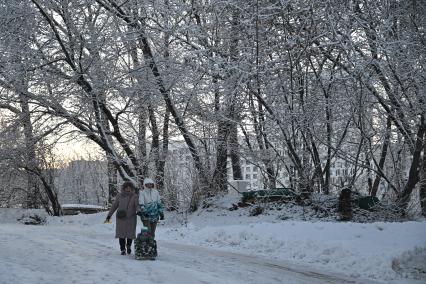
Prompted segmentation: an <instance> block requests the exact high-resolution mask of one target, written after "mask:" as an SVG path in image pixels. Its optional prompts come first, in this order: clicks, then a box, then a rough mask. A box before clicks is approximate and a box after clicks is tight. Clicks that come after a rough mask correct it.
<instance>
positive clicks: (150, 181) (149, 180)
mask: <svg viewBox="0 0 426 284" xmlns="http://www.w3.org/2000/svg"><path fill="white" fill-rule="evenodd" d="M149 183H152V184H155V182H154V181H153V180H152V179H150V178H145V179H144V180H143V185H144V186H145V185H147V184H149Z"/></svg>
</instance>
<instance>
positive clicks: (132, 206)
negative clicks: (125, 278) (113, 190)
mask: <svg viewBox="0 0 426 284" xmlns="http://www.w3.org/2000/svg"><path fill="white" fill-rule="evenodd" d="M115 211H117V213H116V214H115V216H116V226H115V237H116V238H118V239H119V243H120V250H121V254H122V255H125V254H126V249H127V254H131V253H132V241H133V239H135V238H136V223H137V217H136V214H137V213H138V211H139V203H138V195H137V194H136V193H135V186H134V185H133V183H131V182H124V183H123V186H122V187H121V192H120V193H119V194H118V195H117V197H116V199H115V201H114V204H113V205H112V207H111V209H110V210H109V212H108V216H107V217H106V221H105V222H109V221H110V219H111V216H112V215H113V214H114V212H115Z"/></svg>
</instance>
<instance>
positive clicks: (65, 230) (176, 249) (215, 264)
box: [0, 202, 426, 284]
mask: <svg viewBox="0 0 426 284" xmlns="http://www.w3.org/2000/svg"><path fill="white" fill-rule="evenodd" d="M227 205H229V204H227V203H226V202H225V203H224V204H223V206H222V205H219V206H213V207H210V208H207V209H204V210H200V211H199V212H196V213H195V214H193V215H191V216H186V217H185V218H184V217H183V216H181V215H177V214H171V213H168V214H166V221H165V222H163V223H162V224H160V225H159V228H158V232H157V238H158V242H159V257H158V259H157V261H155V262H141V261H136V260H133V259H132V258H131V257H129V256H124V257H123V256H121V255H119V251H118V244H117V240H115V239H114V238H113V237H114V230H115V227H114V226H115V224H114V223H113V224H103V220H104V218H105V215H106V213H98V214H92V215H76V216H64V217H61V218H57V217H56V218H55V217H49V218H48V222H47V225H43V226H26V225H23V224H20V223H17V222H16V219H17V218H19V217H20V215H22V213H23V211H19V210H12V209H0V236H1V237H0V283H1V284H3V283H136V282H135V281H137V282H138V283H369V281H370V283H426V278H425V275H426V222H425V221H417V222H415V221H411V222H404V223H384V222H380V223H336V222H322V221H316V222H312V221H309V222H307V221H301V220H285V221H283V220H280V218H279V216H281V215H282V212H276V213H274V212H267V214H266V215H259V216H255V217H250V216H248V214H247V213H248V209H247V210H244V209H238V210H235V211H229V210H227Z"/></svg>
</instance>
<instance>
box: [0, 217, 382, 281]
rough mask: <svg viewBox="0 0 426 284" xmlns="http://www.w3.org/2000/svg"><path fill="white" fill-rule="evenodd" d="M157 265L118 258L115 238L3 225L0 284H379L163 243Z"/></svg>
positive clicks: (72, 229)
mask: <svg viewBox="0 0 426 284" xmlns="http://www.w3.org/2000/svg"><path fill="white" fill-rule="evenodd" d="M159 254H160V255H159V257H158V259H157V261H144V262H141V261H136V260H134V259H133V258H132V257H130V256H121V255H118V251H117V242H116V240H115V239H113V238H112V234H111V232H105V231H99V230H98V231H96V230H95V229H94V228H91V227H90V226H87V227H74V226H70V227H66V226H24V225H17V224H1V225H0V283H1V284H6V283H7V284H9V283H22V284H25V283H55V284H56V283H78V284H84V283H87V284H88V283H156V284H157V283H188V284H190V283H222V284H224V283H245V284H247V283H259V284H261V283H262V284H264V283H301V284H302V283H374V282H366V281H360V280H358V282H356V281H354V280H350V279H347V278H344V277H341V276H332V275H326V274H321V273H318V272H315V271H311V270H309V269H302V268H300V267H297V266H292V265H289V264H286V263H284V262H276V261H269V260H266V259H264V258H259V257H248V256H245V255H241V254H236V253H227V252H222V251H216V250H212V249H206V248H201V247H196V246H189V245H182V244H177V243H171V242H165V241H159Z"/></svg>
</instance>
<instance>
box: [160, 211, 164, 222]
mask: <svg viewBox="0 0 426 284" xmlns="http://www.w3.org/2000/svg"><path fill="white" fill-rule="evenodd" d="M160 220H164V213H163V212H161V213H160Z"/></svg>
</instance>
